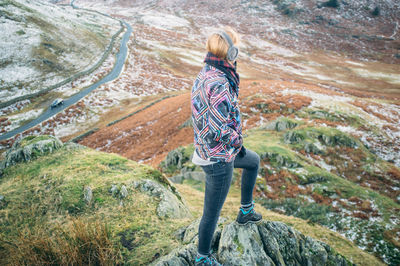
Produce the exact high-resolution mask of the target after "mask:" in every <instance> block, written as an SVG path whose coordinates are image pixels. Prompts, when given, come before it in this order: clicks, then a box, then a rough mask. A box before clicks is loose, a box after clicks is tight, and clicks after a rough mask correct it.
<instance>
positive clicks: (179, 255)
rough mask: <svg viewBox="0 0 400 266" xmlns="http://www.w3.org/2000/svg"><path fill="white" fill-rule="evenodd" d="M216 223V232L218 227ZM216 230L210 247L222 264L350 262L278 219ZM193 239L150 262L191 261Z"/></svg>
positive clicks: (193, 249)
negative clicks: (213, 242)
mask: <svg viewBox="0 0 400 266" xmlns="http://www.w3.org/2000/svg"><path fill="white" fill-rule="evenodd" d="M197 227H198V221H195V222H194V223H193V224H192V225H190V226H188V229H187V230H189V232H190V231H192V230H193V229H189V228H197ZM220 227H221V226H219V227H218V230H216V235H218V232H220V231H221V228H220ZM185 233H186V232H185ZM220 234H221V235H220V236H219V237H214V239H216V240H218V242H217V243H215V244H214V245H213V247H214V249H213V250H214V254H215V255H216V257H217V259H218V260H219V262H221V263H223V265H310V266H311V265H318V266H320V265H338V266H344V265H353V264H352V263H351V262H349V261H348V260H347V259H346V258H345V257H343V256H342V255H340V254H338V253H336V252H335V251H334V250H333V249H332V248H331V247H330V246H328V245H327V244H325V243H323V242H321V241H318V240H315V239H313V238H311V237H308V236H305V235H303V234H302V233H300V232H299V231H297V230H295V229H293V228H292V227H290V226H288V225H286V224H284V223H281V222H272V221H265V220H263V221H261V222H260V223H258V224H248V225H239V224H237V223H236V222H232V223H229V224H225V226H223V229H222V232H220ZM180 235H182V232H181V233H180ZM186 240H187V239H186ZM196 240H197V238H193V239H192V241H191V242H190V243H189V244H187V245H186V246H183V247H180V248H178V249H176V250H174V251H172V252H171V253H170V254H169V255H167V256H165V257H162V258H160V259H159V260H158V261H156V262H155V263H153V265H158V266H160V265H194V263H193V261H194V257H195V255H196V250H197V244H196ZM183 243H185V242H183ZM190 256H191V257H190Z"/></svg>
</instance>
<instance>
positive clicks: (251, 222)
mask: <svg viewBox="0 0 400 266" xmlns="http://www.w3.org/2000/svg"><path fill="white" fill-rule="evenodd" d="M261 221H262V219H260V220H258V221H247V222H245V223H244V224H241V223H239V222H238V221H235V222H236V224H238V225H246V224H249V223H250V224H258V223H259V222H261Z"/></svg>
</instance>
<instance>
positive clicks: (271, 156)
mask: <svg viewBox="0 0 400 266" xmlns="http://www.w3.org/2000/svg"><path fill="white" fill-rule="evenodd" d="M260 158H261V159H268V160H269V162H270V163H271V165H272V166H273V167H277V168H282V167H288V168H298V167H302V165H301V164H300V163H299V162H297V161H296V160H294V159H292V158H291V157H289V156H286V155H284V154H280V153H276V152H272V151H271V152H265V153H263V154H261V155H260Z"/></svg>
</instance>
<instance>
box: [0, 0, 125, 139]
mask: <svg viewBox="0 0 400 266" xmlns="http://www.w3.org/2000/svg"><path fill="white" fill-rule="evenodd" d="M71 6H72V7H73V8H78V7H77V6H75V5H74V1H72V2H71ZM121 21H122V23H123V24H124V25H125V27H126V28H127V30H126V32H125V33H124V36H123V37H122V41H121V44H120V48H119V52H118V53H117V55H116V62H115V65H114V67H113V69H112V70H111V72H110V73H108V74H107V75H106V76H105V77H103V78H102V79H100V80H99V81H97V82H96V83H94V84H92V85H91V86H89V87H87V88H86V89H84V90H82V91H80V92H79V93H77V94H74V95H72V96H71V97H70V98H68V99H64V104H63V105H60V106H58V107H56V108H53V109H52V108H50V107H49V108H48V109H47V110H46V111H45V112H43V113H42V114H41V115H40V116H39V117H37V118H36V119H34V120H32V121H30V122H29V123H27V124H25V125H23V126H21V127H18V128H16V129H13V130H11V131H9V132H7V133H5V134H3V135H0V140H5V139H8V138H11V137H14V136H15V135H17V134H19V133H22V132H24V131H25V130H28V129H30V128H32V127H34V126H36V125H38V124H40V123H41V122H43V121H45V120H47V119H49V118H50V117H52V116H54V115H56V114H57V113H59V112H61V111H62V110H64V109H66V108H68V107H69V106H71V105H73V104H75V103H77V102H78V101H79V100H81V99H82V98H83V97H85V96H86V95H88V94H89V93H91V92H92V91H93V90H95V89H96V88H97V87H99V86H100V85H102V84H104V83H106V82H109V81H111V80H113V79H116V78H117V77H118V76H119V74H120V73H121V71H122V67H123V66H124V63H125V59H126V57H127V54H128V48H127V45H126V44H127V42H128V41H129V37H130V36H131V34H132V27H131V26H130V25H129V24H128V23H126V22H125V21H124V20H121Z"/></svg>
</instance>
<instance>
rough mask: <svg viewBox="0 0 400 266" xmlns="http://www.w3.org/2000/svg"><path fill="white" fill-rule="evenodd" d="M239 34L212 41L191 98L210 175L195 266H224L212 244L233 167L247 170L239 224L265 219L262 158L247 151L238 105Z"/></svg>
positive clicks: (198, 153)
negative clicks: (258, 197) (257, 188)
mask: <svg viewBox="0 0 400 266" xmlns="http://www.w3.org/2000/svg"><path fill="white" fill-rule="evenodd" d="M238 43H239V37H238V34H237V33H236V32H235V31H234V30H233V29H231V28H225V30H224V31H220V32H218V33H213V34H211V35H210V36H209V38H208V40H207V45H206V48H207V51H208V53H207V56H206V58H205V60H204V62H205V65H204V67H203V69H202V70H201V71H200V73H199V75H198V76H197V78H196V80H195V82H194V85H193V88H192V95H191V103H192V106H191V108H192V121H193V129H194V145H195V152H194V154H193V160H192V161H193V163H194V164H197V165H200V166H201V167H202V168H203V170H204V172H205V173H206V189H205V196H204V209H203V217H202V218H201V222H200V226H199V244H198V254H197V257H196V259H195V265H220V264H219V263H218V262H217V260H216V259H215V258H214V257H213V256H212V255H211V254H210V251H211V240H212V237H213V234H214V231H215V227H216V224H217V221H218V218H219V215H220V212H221V209H222V206H223V204H224V202H225V199H226V196H227V194H228V191H229V188H230V185H231V181H232V174H233V168H243V174H242V180H241V182H242V183H241V207H240V209H239V214H238V217H237V219H236V221H237V223H239V224H243V225H244V224H247V223H249V222H257V221H260V220H261V219H262V217H261V215H260V214H259V213H256V212H255V211H254V202H253V189H254V185H255V182H256V178H257V173H258V166H259V164H260V157H259V156H258V155H257V154H256V153H255V152H253V151H251V150H248V149H247V150H246V149H245V148H244V147H243V137H242V123H241V118H240V111H239V106H238V96H239V74H238V73H237V72H236V58H237V55H238V52H239V50H238V48H237V47H236V46H235V45H237V44H238Z"/></svg>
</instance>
